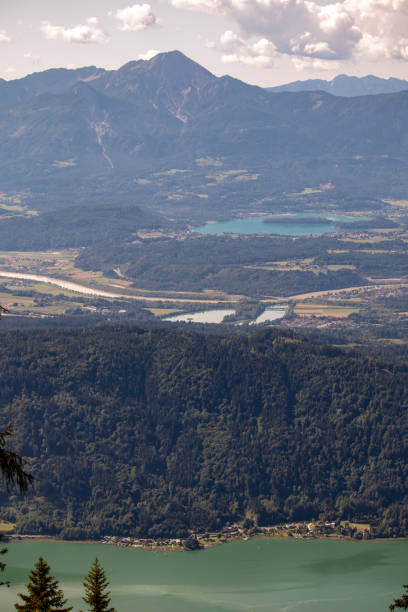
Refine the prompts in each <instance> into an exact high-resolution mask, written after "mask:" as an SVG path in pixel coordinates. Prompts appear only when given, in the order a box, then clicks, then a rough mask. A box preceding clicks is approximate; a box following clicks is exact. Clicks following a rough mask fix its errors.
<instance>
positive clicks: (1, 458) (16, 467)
mask: <svg viewBox="0 0 408 612" xmlns="http://www.w3.org/2000/svg"><path fill="white" fill-rule="evenodd" d="M1 308H2V307H1V306H0V309H1ZM12 433H13V432H12V428H11V427H10V426H8V427H7V428H6V429H2V430H0V473H1V474H2V476H3V477H4V479H5V481H6V488H7V491H9V490H10V485H12V484H13V483H15V484H16V485H17V488H18V489H19V490H20V491H21V492H22V493H25V492H26V491H27V489H28V486H29V485H30V484H32V482H33V480H34V477H33V476H31V474H28V473H27V472H26V471H25V470H24V467H23V466H24V459H22V458H21V457H20V455H18V454H17V453H15V452H14V451H12V450H10V449H7V448H6V440H7V438H8V437H9V436H11V435H12ZM2 537H3V535H2V534H1V533H0V540H1V539H2ZM6 552H7V548H2V549H1V550H0V555H5V554H6ZM5 567H6V564H5V563H2V562H0V572H4V569H5ZM3 585H7V586H8V585H9V583H8V582H0V586H3Z"/></svg>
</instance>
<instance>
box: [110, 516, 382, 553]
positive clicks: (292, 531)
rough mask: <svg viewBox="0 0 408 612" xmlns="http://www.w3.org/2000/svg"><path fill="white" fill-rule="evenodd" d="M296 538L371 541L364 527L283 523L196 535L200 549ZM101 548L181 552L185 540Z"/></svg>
mask: <svg viewBox="0 0 408 612" xmlns="http://www.w3.org/2000/svg"><path fill="white" fill-rule="evenodd" d="M262 536H269V537H274V536H275V537H296V538H302V539H316V538H323V537H330V536H331V537H336V538H340V539H342V538H346V537H353V538H356V539H360V540H361V539H363V540H368V539H370V538H371V537H372V534H371V528H370V526H369V525H366V524H359V523H348V522H345V521H342V522H341V523H338V522H334V521H333V522H327V521H326V522H323V521H320V522H319V521H318V522H311V523H283V524H281V525H274V526H271V527H255V526H254V527H249V528H244V527H243V526H241V525H239V524H238V523H234V524H232V525H228V526H226V527H224V528H223V529H222V530H221V531H220V532H214V533H195V534H192V537H194V538H196V540H197V541H198V543H199V545H200V547H202V548H204V547H208V546H214V545H215V544H220V543H223V542H232V541H235V540H248V539H249V538H251V537H262ZM102 543H103V544H114V545H116V546H124V547H127V548H142V549H165V550H183V549H184V540H183V539H182V538H160V539H154V538H132V537H122V536H108V535H107V536H104V537H103V538H102Z"/></svg>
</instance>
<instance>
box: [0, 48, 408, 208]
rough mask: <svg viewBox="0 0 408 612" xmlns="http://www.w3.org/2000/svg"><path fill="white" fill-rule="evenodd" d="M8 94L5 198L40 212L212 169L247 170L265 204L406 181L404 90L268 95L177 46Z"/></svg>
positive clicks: (1, 133) (132, 194)
mask: <svg viewBox="0 0 408 612" xmlns="http://www.w3.org/2000/svg"><path fill="white" fill-rule="evenodd" d="M0 94H1V95H0V100H1V102H0V139H1V143H2V146H1V148H0V168H1V170H0V180H1V185H2V191H4V192H16V191H18V192H21V191H24V190H29V191H30V192H31V193H37V194H40V195H39V198H38V200H39V201H38V203H37V204H38V206H39V207H41V206H42V207H43V208H47V207H48V208H53V207H55V203H56V202H57V203H58V205H60V204H61V203H63V204H64V205H67V204H68V203H69V204H82V203H86V202H89V201H95V200H96V201H98V202H99V201H100V199H102V201H104V202H105V203H108V204H110V203H112V200H113V199H115V198H120V199H121V200H122V201H124V200H125V201H130V200H134V198H139V197H144V196H143V194H145V193H146V190H148V191H149V190H150V192H152V191H154V190H155V189H156V192H159V191H162V189H161V187H160V186H159V187H158V188H157V185H155V181H156V179H153V181H152V178H151V176H150V177H149V179H148V180H147V181H146V180H145V177H146V175H149V173H150V174H152V173H157V172H168V171H169V170H172V169H177V171H179V170H183V171H184V172H186V171H189V172H190V173H192V174H191V176H190V177H189V178H190V187H191V185H193V186H194V187H197V188H198V187H201V186H202V182H203V180H204V183H208V180H206V179H207V178H208V177H207V175H208V174H209V169H210V170H212V173H214V171H215V172H219V171H220V170H219V169H220V168H222V171H223V172H225V171H226V172H229V171H231V170H234V171H235V170H236V169H245V171H248V172H252V174H249V175H247V177H246V178H245V181H242V182H241V184H240V188H241V190H245V189H246V188H249V187H250V185H249V187H248V186H247V185H244V183H249V184H250V183H251V181H254V182H255V183H256V188H257V190H258V191H257V195H258V197H262V196H265V195H266V194H268V193H270V192H271V188H272V186H273V187H274V188H275V189H276V188H277V187H279V188H280V189H284V188H285V187H287V186H288V185H289V186H292V185H293V187H296V186H302V185H303V186H304V185H305V181H308V183H306V184H315V183H317V182H327V181H333V180H335V181H337V182H338V184H342V185H347V184H349V185H352V186H353V185H355V183H356V180H357V181H358V182H359V183H360V184H361V183H362V182H365V183H366V184H367V185H369V186H370V188H371V189H372V190H373V191H374V192H375V194H376V195H377V194H378V192H381V191H383V192H387V193H389V189H390V184H392V185H393V187H394V188H395V189H398V188H400V189H404V188H405V187H406V186H408V178H407V177H408V173H407V172H406V170H407V145H408V122H407V121H406V116H407V109H408V91H403V92H399V93H394V94H387V95H376V96H366V97H359V98H352V99H348V98H340V97H335V96H332V95H330V94H327V93H324V92H299V93H291V92H268V91H267V90H265V89H262V88H260V87H255V86H251V85H248V84H246V83H243V82H242V81H238V80H236V79H233V78H231V77H229V76H223V77H220V78H218V77H216V76H214V75H213V74H211V73H210V72H209V71H207V70H206V69H205V68H203V67H202V66H200V65H199V64H197V63H195V62H193V61H192V60H190V59H188V58H187V57H185V56H184V55H183V54H182V53H180V52H178V51H173V52H170V53H161V54H158V55H157V56H155V57H154V58H153V59H151V60H148V61H142V60H140V61H134V62H129V63H128V64H126V65H124V66H123V67H122V68H120V69H119V70H111V71H107V70H102V69H97V68H94V67H87V68H81V69H79V70H65V69H57V70H49V71H46V72H42V73H37V74H33V75H29V76H28V77H25V78H24V79H19V80H15V81H8V82H7V81H1V82H0ZM175 174H177V173H175ZM179 178H180V177H177V176H176V177H175V178H174V181H175V182H177V180H179ZM215 182H216V183H217V181H215ZM152 183H153V184H152ZM146 184H148V187H146V186H145V185H146ZM143 185H144V186H143ZM184 189H185V187H184ZM215 192H216V190H214V191H213V193H215ZM52 194H54V196H53V195H52ZM217 194H218V195H219V192H217ZM170 195H171V197H170V198H169V199H170V200H171V199H173V200H174V199H179V196H178V195H177V194H176V198H174V197H173V194H170ZM204 195H207V197H208V194H204ZM52 197H54V200H55V201H53V202H52V203H51V204H50V202H48V199H49V198H52ZM180 197H181V198H183V197H184V196H183V194H181V195H180ZM170 204H171V202H170ZM170 204H169V205H170ZM201 204H203V202H201Z"/></svg>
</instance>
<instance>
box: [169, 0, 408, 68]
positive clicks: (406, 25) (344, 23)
mask: <svg viewBox="0 0 408 612" xmlns="http://www.w3.org/2000/svg"><path fill="white" fill-rule="evenodd" d="M170 1H171V2H172V4H173V5H174V6H176V7H178V8H184V9H189V10H199V11H203V12H207V13H215V14H219V15H222V16H223V17H227V18H229V19H232V20H233V21H234V22H235V23H236V25H237V26H238V27H239V30H240V35H241V38H242V39H244V40H245V44H246V45H251V44H253V42H252V41H253V40H254V38H255V37H262V39H265V40H267V41H268V42H270V43H271V44H273V45H275V47H276V50H277V52H278V53H283V54H288V55H292V56H295V57H296V58H298V59H299V58H302V57H303V58H314V59H316V60H322V61H329V62H330V61H332V62H335V61H339V60H345V59H350V58H366V59H376V58H381V59H402V60H408V36H407V32H408V0H326V2H325V3H324V4H323V3H322V2H321V1H320V0H170ZM267 56H268V54H267ZM309 65H311V62H309Z"/></svg>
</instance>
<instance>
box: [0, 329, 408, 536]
mask: <svg viewBox="0 0 408 612" xmlns="http://www.w3.org/2000/svg"><path fill="white" fill-rule="evenodd" d="M1 351H2V356H1V358H2V369H1V374H0V377H1V384H0V427H2V426H3V425H4V424H6V423H9V422H13V424H14V426H15V430H16V437H15V443H14V447H15V450H16V451H18V452H19V453H20V454H22V455H23V456H25V457H27V458H28V459H29V469H30V471H31V472H32V473H33V474H34V475H35V476H36V477H37V479H38V480H37V482H36V484H35V490H34V491H33V492H32V493H30V494H29V496H28V497H27V498H25V499H22V498H19V497H18V496H13V497H11V498H10V497H8V496H7V495H6V494H5V493H4V494H2V496H1V498H0V503H1V507H0V513H1V514H0V515H1V516H2V517H3V518H6V519H8V520H12V521H16V522H17V528H18V530H21V531H25V532H35V533H48V534H60V535H62V536H64V537H67V538H81V537H90V536H91V537H96V536H99V535H101V534H127V535H140V536H142V535H144V536H159V535H163V534H164V535H184V534H186V533H187V532H188V530H189V529H200V530H207V529H217V528H219V527H221V526H223V525H225V523H227V522H229V521H233V520H239V519H243V518H245V517H249V518H252V519H254V520H255V521H256V522H258V524H264V525H265V524H271V523H272V524H273V523H275V522H278V521H282V520H285V521H286V520H297V519H311V518H318V517H320V518H327V519H329V518H330V519H359V520H364V521H368V522H370V523H371V524H373V525H374V533H375V534H376V535H379V536H393V535H408V521H407V509H408V485H407V483H408V473H407V472H408V466H407V462H406V451H405V449H406V446H407V436H408V427H407V425H408V423H407V403H408V396H407V388H408V368H407V366H406V364H402V365H397V364H391V363H387V362H381V361H378V360H374V359H372V358H370V357H364V356H361V355H358V354H352V353H349V354H345V353H344V352H342V351H341V350H340V349H336V348H333V347H329V346H324V345H320V344H317V343H315V342H312V341H310V340H306V339H304V338H301V337H298V336H297V335H295V334H294V333H292V332H279V331H275V330H267V331H263V332H256V333H253V334H251V335H245V334H242V335H234V336H224V335H221V334H211V333H207V334H201V333H194V332H190V331H181V330H179V331H172V330H167V329H164V328H161V329H160V328H158V329H155V328H152V329H141V328H137V327H129V326H111V327H99V328H93V329H80V330H42V331H39V330H37V331H26V332H23V331H20V332H6V331H4V332H2V334H1Z"/></svg>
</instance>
